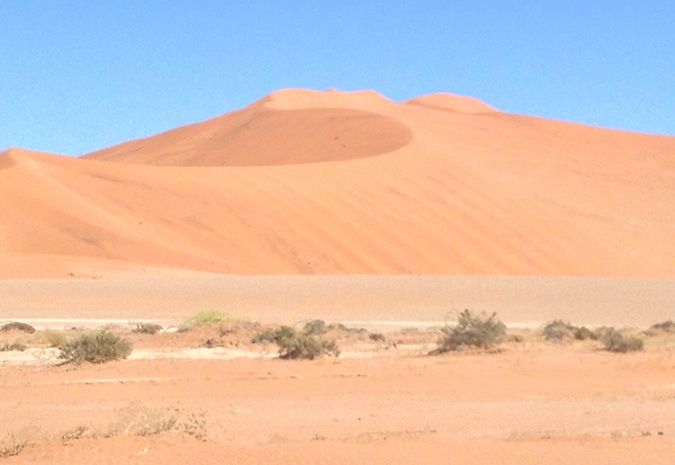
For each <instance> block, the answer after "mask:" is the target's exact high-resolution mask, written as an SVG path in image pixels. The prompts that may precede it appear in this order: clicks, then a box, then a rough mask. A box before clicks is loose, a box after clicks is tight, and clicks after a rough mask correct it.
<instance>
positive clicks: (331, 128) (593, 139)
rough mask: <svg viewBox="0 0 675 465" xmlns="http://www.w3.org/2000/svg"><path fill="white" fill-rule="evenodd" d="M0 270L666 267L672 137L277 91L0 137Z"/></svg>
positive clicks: (484, 110) (445, 97)
mask: <svg viewBox="0 0 675 465" xmlns="http://www.w3.org/2000/svg"><path fill="white" fill-rule="evenodd" d="M0 199H1V200H0V218H2V221H0V277H22V276H58V275H67V274H68V273H78V272H81V271H83V270H91V269H92V268H105V269H110V268H115V269H117V268H121V269H125V268H135V267H139V266H162V267H179V268H189V269H197V270H208V271H218V272H225V273H236V274H246V273H248V274H293V273H328V274H330V273H376V274H377V273H379V274H395V273H421V274H433V273H449V274H529V275H542V274H545V275H578V276H593V275H596V276H597V275H607V276H618V275H623V276H625V275H635V276H665V277H672V276H675V240H673V238H674V237H675V200H674V199H675V138H672V137H662V136H649V135H641V134H632V133H626V132H619V131H612V130H606V129H598V128H591V127H586V126H581V125H576V124H570V123H563V122H557V121H548V120H543V119H539V118H533V117H525V116H518V115H511V114H505V113H501V112H499V111H497V110H495V109H493V108H492V107H489V106H488V105H486V104H483V103H481V102H479V101H477V100H474V99H468V98H464V97H457V96H452V95H449V94H437V95H432V96H426V97H421V98H418V99H414V100H412V101H410V102H407V103H405V104H398V103H395V102H392V101H390V100H388V99H386V98H385V97H382V96H380V95H379V94H377V93H374V92H356V93H342V92H337V91H329V92H313V91H303V90H288V91H281V92H278V93H274V94H272V95H270V96H268V97H266V98H264V99H262V100H260V101H258V102H256V103H254V104H253V105H251V106H250V107H248V108H245V109H243V110H240V111H237V112H234V113H230V114H227V115H224V116H221V117H218V118H215V119H212V120H209V121H206V122H203V123H198V124H194V125H191V126H186V127H183V128H179V129H176V130H173V131H169V132H166V133H163V134H160V135H157V136H154V137H150V138H147V139H142V140H138V141H132V142H129V143H126V144H122V145H118V146H115V147H112V148H109V149H105V150H102V151H99V152H95V153H92V154H90V155H87V156H85V157H84V158H80V159H73V158H67V157H60V156H55V155H49V154H40V153H34V152H27V151H22V150H17V149H12V150H9V151H7V152H4V153H3V154H0Z"/></svg>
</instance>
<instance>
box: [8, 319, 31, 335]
mask: <svg viewBox="0 0 675 465" xmlns="http://www.w3.org/2000/svg"><path fill="white" fill-rule="evenodd" d="M9 331H22V332H24V333H28V334H33V333H34V332H35V328H33V327H32V326H31V325H29V324H27V323H20V322H18V321H11V322H9V323H5V324H3V325H2V326H0V333H6V332H9Z"/></svg>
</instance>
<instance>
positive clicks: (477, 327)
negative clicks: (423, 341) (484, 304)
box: [432, 310, 506, 354]
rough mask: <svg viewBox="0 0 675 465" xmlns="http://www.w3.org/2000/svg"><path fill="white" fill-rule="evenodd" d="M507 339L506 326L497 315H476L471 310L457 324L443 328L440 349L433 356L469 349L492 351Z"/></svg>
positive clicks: (439, 342) (461, 314)
mask: <svg viewBox="0 0 675 465" xmlns="http://www.w3.org/2000/svg"><path fill="white" fill-rule="evenodd" d="M505 337H506V325H505V324H504V323H502V322H501V321H500V320H499V318H497V314H496V313H493V314H492V315H490V316H487V315H485V314H483V313H481V314H480V315H474V314H473V313H472V312H471V311H470V310H464V311H463V312H462V313H460V314H459V318H458V319H457V324H455V325H449V324H446V325H445V326H444V327H442V328H441V338H440V339H439V341H438V348H437V349H436V350H434V351H433V352H432V354H442V353H445V352H450V351H455V350H462V349H464V348H467V347H475V348H479V349H490V348H492V347H494V346H495V345H497V344H499V343H500V342H502V341H503V340H504V338H505Z"/></svg>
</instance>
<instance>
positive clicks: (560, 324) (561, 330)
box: [542, 320, 597, 342]
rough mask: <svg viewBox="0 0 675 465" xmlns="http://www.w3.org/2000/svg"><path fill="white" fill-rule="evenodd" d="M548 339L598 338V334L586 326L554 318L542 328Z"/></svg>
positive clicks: (580, 339) (559, 340)
mask: <svg viewBox="0 0 675 465" xmlns="http://www.w3.org/2000/svg"><path fill="white" fill-rule="evenodd" d="M542 333H543V335H544V338H545V339H546V340H547V341H553V342H562V341H564V340H568V339H576V340H579V341H585V340H587V339H596V338H597V336H596V334H595V333H594V332H593V331H591V330H590V329H588V328H586V327H585V326H574V325H572V324H570V323H568V322H566V321H563V320H553V321H551V322H549V323H547V324H546V326H544V329H543V330H542Z"/></svg>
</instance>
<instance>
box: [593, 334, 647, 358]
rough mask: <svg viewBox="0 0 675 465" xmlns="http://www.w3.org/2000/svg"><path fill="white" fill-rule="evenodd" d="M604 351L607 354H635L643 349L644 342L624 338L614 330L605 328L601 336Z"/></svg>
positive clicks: (629, 337)
mask: <svg viewBox="0 0 675 465" xmlns="http://www.w3.org/2000/svg"><path fill="white" fill-rule="evenodd" d="M600 340H601V341H602V343H603V344H604V349H605V350H607V351H609V352H618V353H626V352H637V351H641V350H642V349H643V348H644V342H643V341H642V339H640V338H639V337H635V336H624V335H623V334H621V333H620V332H619V331H617V330H615V329H614V328H605V330H604V331H603V334H602V336H601V339H600Z"/></svg>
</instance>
